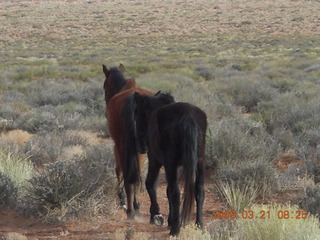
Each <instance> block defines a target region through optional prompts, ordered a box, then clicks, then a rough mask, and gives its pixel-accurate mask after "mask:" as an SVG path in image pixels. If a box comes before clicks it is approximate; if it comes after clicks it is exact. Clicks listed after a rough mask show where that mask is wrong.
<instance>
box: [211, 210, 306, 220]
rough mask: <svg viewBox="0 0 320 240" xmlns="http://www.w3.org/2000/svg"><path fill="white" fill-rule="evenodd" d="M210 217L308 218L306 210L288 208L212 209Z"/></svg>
mask: <svg viewBox="0 0 320 240" xmlns="http://www.w3.org/2000/svg"><path fill="white" fill-rule="evenodd" d="M212 214H213V216H212V219H239V218H240V219H271V218H272V217H276V218H278V219H306V218H308V212H307V211H302V210H297V211H288V210H278V211H276V212H275V213H272V212H271V211H270V210H268V211H264V210H262V211H259V212H255V211H252V210H248V211H242V212H237V211H228V210H214V211H212Z"/></svg>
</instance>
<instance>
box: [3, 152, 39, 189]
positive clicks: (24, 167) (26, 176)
mask: <svg viewBox="0 0 320 240" xmlns="http://www.w3.org/2000/svg"><path fill="white" fill-rule="evenodd" d="M0 173H2V174H3V175H5V176H7V177H8V178H9V179H10V181H12V183H13V185H14V187H15V188H17V189H18V191H23V190H24V188H25V187H26V186H27V185H28V182H27V181H28V180H30V179H31V178H32V175H33V165H32V163H31V162H30V160H29V159H28V158H27V157H25V156H20V155H19V154H17V153H13V152H11V151H10V150H3V149H1V150H0Z"/></svg>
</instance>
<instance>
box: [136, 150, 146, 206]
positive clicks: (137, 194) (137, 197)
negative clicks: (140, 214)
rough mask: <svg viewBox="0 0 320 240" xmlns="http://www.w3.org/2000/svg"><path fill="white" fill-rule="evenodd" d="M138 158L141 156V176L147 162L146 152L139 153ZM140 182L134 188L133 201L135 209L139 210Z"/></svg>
mask: <svg viewBox="0 0 320 240" xmlns="http://www.w3.org/2000/svg"><path fill="white" fill-rule="evenodd" d="M138 158H139V175H140V176H141V170H142V168H143V164H144V162H145V159H146V157H145V154H140V153H139V154H138ZM140 186H141V185H140V184H137V185H136V186H135V188H134V201H133V207H134V210H136V211H139V209H140V202H139V188H140Z"/></svg>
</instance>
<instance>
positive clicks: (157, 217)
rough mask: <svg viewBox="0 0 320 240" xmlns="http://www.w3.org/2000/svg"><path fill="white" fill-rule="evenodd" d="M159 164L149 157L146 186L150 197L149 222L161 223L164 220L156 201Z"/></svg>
mask: <svg viewBox="0 0 320 240" xmlns="http://www.w3.org/2000/svg"><path fill="white" fill-rule="evenodd" d="M160 168H161V165H160V164H159V163H157V162H155V161H154V159H152V158H150V157H149V167H148V175H147V179H146V188H147V191H148V194H149V197H150V201H151V206H150V215H151V216H150V223H152V224H156V225H162V224H163V222H164V219H163V216H162V215H161V214H160V208H159V204H158V202H157V191H156V189H157V179H158V175H159V171H160Z"/></svg>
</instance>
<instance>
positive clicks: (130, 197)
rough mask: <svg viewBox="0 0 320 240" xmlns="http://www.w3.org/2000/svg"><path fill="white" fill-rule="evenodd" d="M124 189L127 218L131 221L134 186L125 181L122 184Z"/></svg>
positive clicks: (132, 216)
mask: <svg viewBox="0 0 320 240" xmlns="http://www.w3.org/2000/svg"><path fill="white" fill-rule="evenodd" d="M124 187H125V189H126V194H127V203H128V206H127V207H128V208H127V217H128V218H131V219H133V218H134V215H135V213H134V207H133V202H134V184H130V183H128V182H127V181H126V180H125V182H124Z"/></svg>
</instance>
